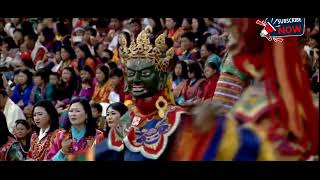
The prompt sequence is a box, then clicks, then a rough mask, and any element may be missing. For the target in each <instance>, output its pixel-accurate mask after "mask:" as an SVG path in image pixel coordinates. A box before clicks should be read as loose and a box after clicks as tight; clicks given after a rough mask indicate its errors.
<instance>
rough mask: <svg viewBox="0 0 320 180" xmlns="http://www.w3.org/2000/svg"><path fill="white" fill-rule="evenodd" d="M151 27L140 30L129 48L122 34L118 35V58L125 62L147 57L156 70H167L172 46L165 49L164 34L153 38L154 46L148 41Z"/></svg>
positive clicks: (171, 55)
mask: <svg viewBox="0 0 320 180" xmlns="http://www.w3.org/2000/svg"><path fill="white" fill-rule="evenodd" d="M151 32H152V27H151V26H147V27H146V28H145V29H144V30H142V31H141V32H140V33H139V35H138V37H137V39H136V41H132V42H131V44H130V46H129V48H128V47H127V40H126V38H125V36H124V35H123V34H120V35H119V44H120V48H119V54H120V59H121V60H122V61H123V62H124V63H127V62H128V61H131V60H136V59H147V60H150V61H152V62H153V63H154V64H155V66H156V68H157V70H158V71H161V72H167V71H168V68H169V61H170V60H171V59H172V58H173V56H174V49H173V47H171V48H169V49H168V50H167V48H166V47H167V46H166V42H165V38H166V36H165V34H161V35H159V36H158V37H157V38H156V40H155V46H153V45H152V44H151V43H150V38H149V37H150V35H151Z"/></svg>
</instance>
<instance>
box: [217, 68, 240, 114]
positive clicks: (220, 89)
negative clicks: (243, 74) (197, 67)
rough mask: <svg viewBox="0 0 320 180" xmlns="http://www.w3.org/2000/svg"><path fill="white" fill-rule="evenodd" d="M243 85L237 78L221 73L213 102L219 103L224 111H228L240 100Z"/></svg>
mask: <svg viewBox="0 0 320 180" xmlns="http://www.w3.org/2000/svg"><path fill="white" fill-rule="evenodd" d="M244 85H245V83H244V81H242V80H241V79H239V78H238V77H237V76H234V75H231V74H228V73H221V75H220V77H219V80H218V82H217V87H216V90H215V92H214V96H213V100H214V101H220V102H221V103H222V104H223V106H224V107H225V108H226V110H229V109H231V108H232V106H233V105H234V104H235V102H236V101H237V100H238V99H239V98H240V95H241V93H242V91H243V89H244Z"/></svg>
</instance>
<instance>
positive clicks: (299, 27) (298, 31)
mask: <svg viewBox="0 0 320 180" xmlns="http://www.w3.org/2000/svg"><path fill="white" fill-rule="evenodd" d="M256 24H258V25H260V26H263V29H262V30H261V33H260V36H261V37H265V38H267V39H268V40H269V41H272V40H273V41H275V42H277V41H278V42H282V41H283V40H284V39H283V37H289V36H302V35H303V34H304V29H305V19H304V18H266V19H265V20H264V21H260V20H257V21H256Z"/></svg>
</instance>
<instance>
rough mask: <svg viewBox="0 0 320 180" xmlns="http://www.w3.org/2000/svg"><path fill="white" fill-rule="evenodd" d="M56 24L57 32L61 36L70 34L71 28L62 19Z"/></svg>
mask: <svg viewBox="0 0 320 180" xmlns="http://www.w3.org/2000/svg"><path fill="white" fill-rule="evenodd" d="M56 26H57V32H58V33H59V34H60V35H61V36H66V35H68V34H71V29H70V28H69V27H68V25H67V24H65V23H64V22H63V21H60V22H58V23H57V24H56Z"/></svg>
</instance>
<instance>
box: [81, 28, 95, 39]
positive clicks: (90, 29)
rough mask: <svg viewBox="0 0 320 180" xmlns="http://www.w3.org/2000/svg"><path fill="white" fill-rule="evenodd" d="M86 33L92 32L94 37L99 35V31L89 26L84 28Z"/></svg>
mask: <svg viewBox="0 0 320 180" xmlns="http://www.w3.org/2000/svg"><path fill="white" fill-rule="evenodd" d="M84 31H90V33H91V35H92V36H94V37H95V36H96V35H97V30H95V29H94V28H93V27H90V26H87V27H85V28H84Z"/></svg>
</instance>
